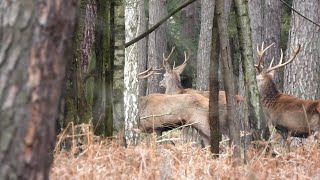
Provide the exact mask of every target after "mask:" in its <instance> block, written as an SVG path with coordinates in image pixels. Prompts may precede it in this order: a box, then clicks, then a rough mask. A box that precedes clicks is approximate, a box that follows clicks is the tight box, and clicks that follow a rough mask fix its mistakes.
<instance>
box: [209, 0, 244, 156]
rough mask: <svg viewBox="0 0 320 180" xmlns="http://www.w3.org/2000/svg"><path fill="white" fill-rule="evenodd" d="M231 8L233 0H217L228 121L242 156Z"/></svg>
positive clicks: (231, 142)
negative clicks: (229, 32)
mask: <svg viewBox="0 0 320 180" xmlns="http://www.w3.org/2000/svg"><path fill="white" fill-rule="evenodd" d="M230 9H231V1H224V0H217V2H216V9H215V16H216V18H217V21H218V33H219V43H220V54H221V55H220V61H221V66H222V74H223V82H224V89H225V92H226V99H227V112H228V113H227V114H228V116H227V118H228V120H227V122H228V123H229V131H230V146H231V145H234V151H233V155H234V157H237V158H240V157H241V151H240V147H241V143H240V122H239V114H238V112H237V111H236V102H235V98H234V97H235V95H236V91H235V90H236V89H235V85H234V76H233V69H232V60H231V51H230V45H229V36H228V19H229V14H230Z"/></svg>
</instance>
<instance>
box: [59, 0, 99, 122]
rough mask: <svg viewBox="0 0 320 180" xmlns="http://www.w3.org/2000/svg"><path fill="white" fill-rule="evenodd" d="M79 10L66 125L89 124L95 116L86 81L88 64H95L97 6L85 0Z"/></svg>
mask: <svg viewBox="0 0 320 180" xmlns="http://www.w3.org/2000/svg"><path fill="white" fill-rule="evenodd" d="M79 9H80V10H79V16H78V19H77V25H76V31H75V32H76V33H75V38H74V42H73V52H74V55H73V60H72V61H71V62H70V63H69V66H68V69H67V74H68V78H67V86H66V91H67V93H66V94H67V96H66V102H67V103H66V107H65V114H66V117H65V121H64V122H63V127H66V126H67V125H68V123H69V122H75V123H77V124H78V123H89V120H90V118H91V116H92V115H91V106H90V104H91V103H90V96H88V94H89V92H87V80H88V77H89V65H90V64H91V63H92V62H91V60H92V59H91V57H92V49H93V44H94V35H93V34H94V30H95V18H96V5H95V2H94V1H89V2H88V1H86V0H82V1H80V8H79Z"/></svg>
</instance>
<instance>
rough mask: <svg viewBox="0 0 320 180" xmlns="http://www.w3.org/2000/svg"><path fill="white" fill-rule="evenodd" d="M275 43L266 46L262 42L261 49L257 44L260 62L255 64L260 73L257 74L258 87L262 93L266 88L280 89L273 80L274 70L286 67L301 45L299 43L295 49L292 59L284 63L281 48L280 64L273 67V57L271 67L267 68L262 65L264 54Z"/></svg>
mask: <svg viewBox="0 0 320 180" xmlns="http://www.w3.org/2000/svg"><path fill="white" fill-rule="evenodd" d="M273 45H274V43H272V44H271V45H269V46H268V47H266V48H264V43H262V46H261V49H259V47H258V46H257V52H258V64H255V67H256V69H257V73H258V75H257V76H256V79H257V83H258V89H259V91H260V93H262V92H261V91H262V90H264V89H268V90H273V91H276V92H278V89H277V88H276V85H275V84H274V82H273V77H274V71H275V70H276V69H278V68H281V67H284V66H286V65H287V64H289V63H291V62H292V61H293V59H294V58H295V57H296V56H297V54H298V53H299V51H300V45H298V47H297V48H296V49H295V50H294V53H293V55H292V56H291V57H290V59H289V60H288V61H287V62H284V63H282V61H283V51H282V49H281V56H280V61H279V64H278V65H276V66H273V67H272V64H273V61H274V58H272V60H271V63H270V66H269V68H268V69H265V68H264V67H263V65H262V60H263V55H264V53H265V52H266V51H267V50H268V49H269V48H270V47H271V46H273ZM266 87H268V88H266ZM262 94H264V93H262Z"/></svg>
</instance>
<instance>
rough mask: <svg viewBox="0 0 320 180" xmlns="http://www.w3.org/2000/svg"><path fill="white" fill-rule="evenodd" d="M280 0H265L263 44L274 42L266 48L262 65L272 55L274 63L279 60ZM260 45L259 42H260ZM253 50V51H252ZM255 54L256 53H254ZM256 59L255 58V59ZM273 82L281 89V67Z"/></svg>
mask: <svg viewBox="0 0 320 180" xmlns="http://www.w3.org/2000/svg"><path fill="white" fill-rule="evenodd" d="M281 5H282V2H281V1H273V0H266V1H265V5H264V6H265V7H264V12H263V14H264V17H263V25H264V28H263V30H264V32H263V38H262V39H263V41H264V43H265V45H266V46H267V45H269V44H271V43H275V44H274V46H273V47H271V48H270V49H269V50H268V53H266V55H265V57H264V65H265V67H268V66H269V65H270V63H271V59H272V58H273V57H274V62H273V63H274V64H278V63H279V60H280V54H281V53H280V40H281V38H280V35H281ZM260 45H261V44H260ZM254 52H255V51H254ZM254 54H257V53H254ZM255 60H257V59H255ZM274 82H275V83H276V85H277V87H278V89H279V90H280V91H282V89H283V69H281V70H280V71H279V70H278V73H276V74H275V78H274Z"/></svg>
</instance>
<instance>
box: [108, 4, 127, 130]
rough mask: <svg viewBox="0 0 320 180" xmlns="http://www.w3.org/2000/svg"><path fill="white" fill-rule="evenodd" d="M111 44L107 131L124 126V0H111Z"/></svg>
mask: <svg viewBox="0 0 320 180" xmlns="http://www.w3.org/2000/svg"><path fill="white" fill-rule="evenodd" d="M111 10H112V11H111V12H113V11H114V13H113V14H112V15H111V21H114V26H112V24H113V23H112V22H111V26H112V27H111V33H112V36H111V41H113V42H112V43H111V45H112V46H113V47H114V52H113V54H114V55H113V57H114V58H112V59H113V61H114V62H113V118H114V119H113V125H112V124H109V125H107V127H108V129H107V131H110V132H112V126H113V127H114V130H117V131H119V130H120V129H122V128H123V127H124V110H123V107H124V102H123V92H124V59H125V53H124V44H125V25H124V23H125V22H124V0H112V3H111Z"/></svg>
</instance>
